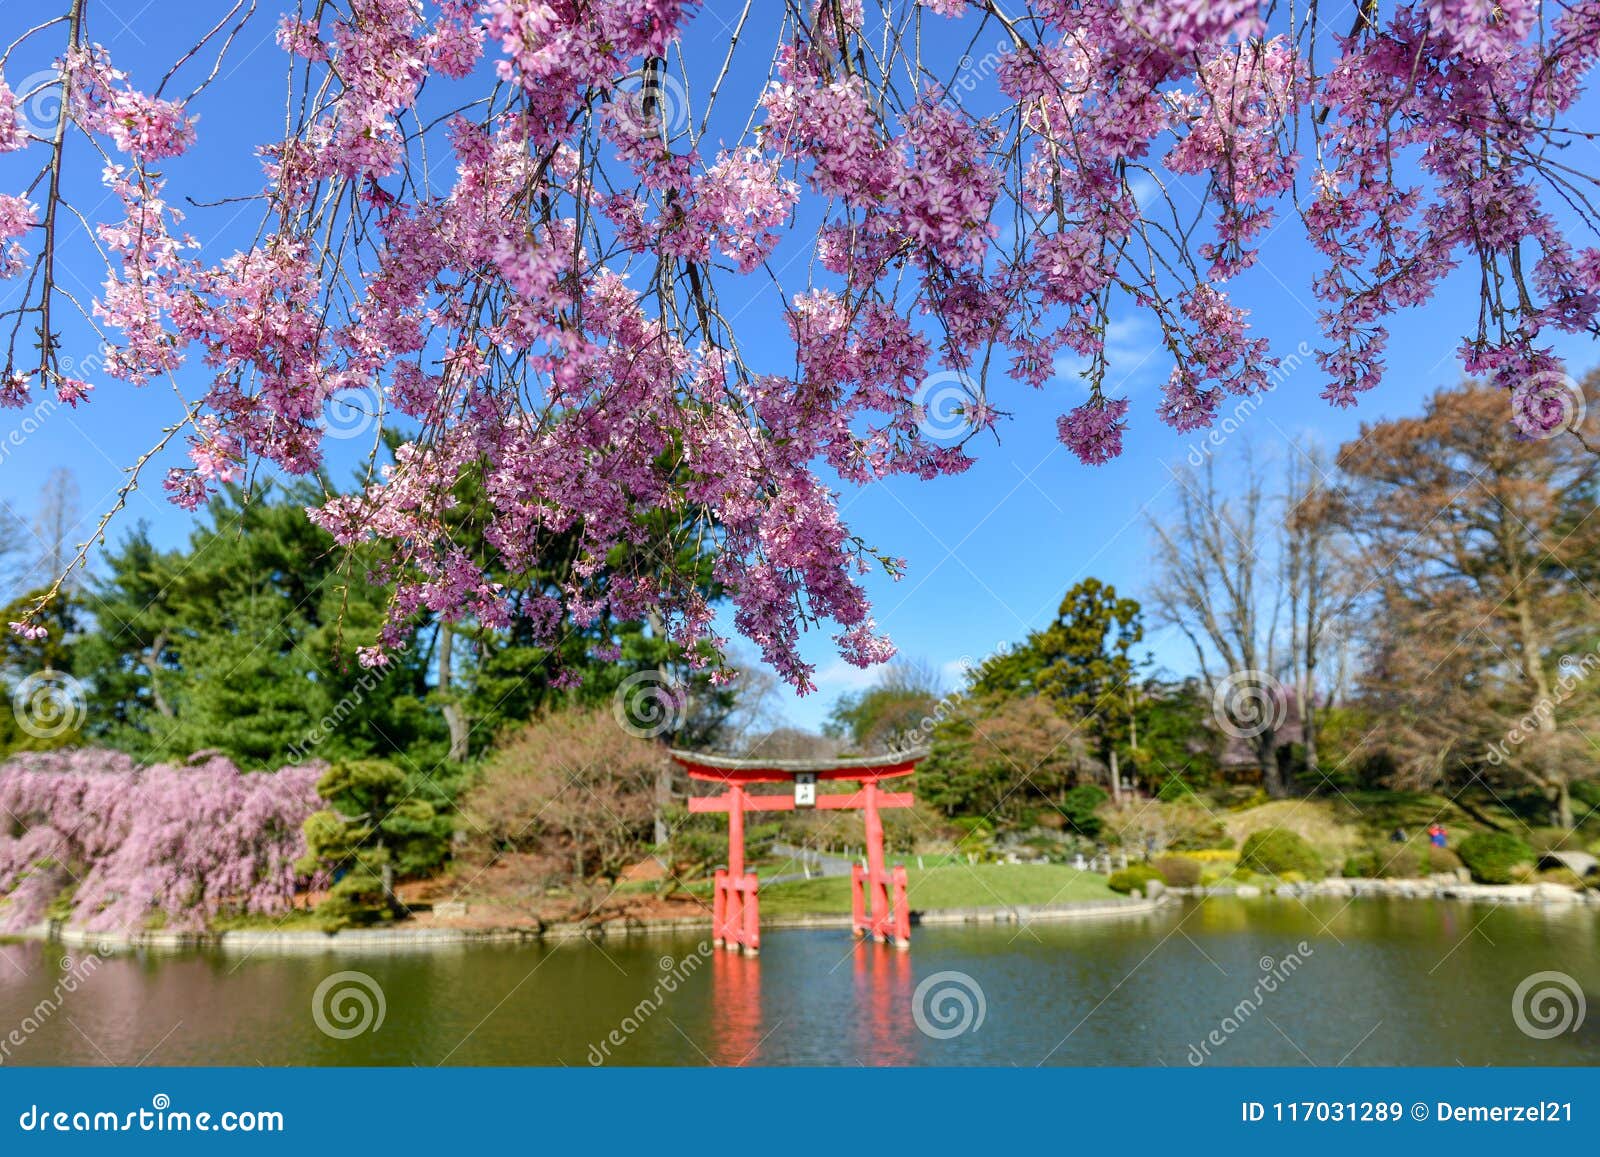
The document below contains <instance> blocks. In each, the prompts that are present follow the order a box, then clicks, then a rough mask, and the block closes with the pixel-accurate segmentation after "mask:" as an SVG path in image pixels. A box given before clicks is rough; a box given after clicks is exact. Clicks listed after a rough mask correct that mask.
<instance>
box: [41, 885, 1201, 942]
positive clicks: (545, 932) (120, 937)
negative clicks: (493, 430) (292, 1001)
mask: <svg viewBox="0 0 1600 1157" xmlns="http://www.w3.org/2000/svg"><path fill="white" fill-rule="evenodd" d="M1175 902H1176V901H1175V898H1174V897H1171V896H1152V897H1149V898H1141V897H1128V898H1119V899H1110V900H1076V901H1072V902H1070V903H1065V904H1040V905H1016V906H1012V907H1005V906H997V907H984V908H936V909H931V910H928V911H925V912H915V911H914V912H913V913H912V917H911V921H912V924H913V926H916V925H925V926H929V927H934V926H940V925H945V926H948V925H956V924H978V925H981V924H1030V923H1044V922H1059V921H1068V920H1093V919H1109V918H1118V917H1126V916H1144V915H1149V914H1150V913H1152V912H1155V911H1158V910H1159V909H1161V908H1164V907H1167V906H1168V905H1170V904H1172V903H1175ZM761 928H762V931H763V933H766V932H784V931H796V930H802V931H803V930H848V929H849V928H850V916H849V915H848V914H844V913H815V914H804V915H794V916H772V917H763V918H762V921H761ZM710 931H711V921H710V918H709V917H708V916H686V917H665V918H663V917H657V918H650V919H644V918H639V917H618V918H613V919H610V920H598V921H592V922H582V921H560V922H553V923H549V924H530V925H527V926H523V927H502V928H448V927H446V928H438V927H433V928H418V927H406V926H400V927H392V928H344V929H340V930H339V931H336V932H316V931H306V930H303V929H295V930H292V931H273V930H270V929H240V930H230V931H225V932H173V931H167V930H165V929H156V930H151V931H148V932H134V933H122V932H93V931H89V930H87V929H84V928H76V927H72V926H71V925H68V924H66V923H65V922H64V921H60V920H51V921H46V922H44V923H40V924H34V925H31V926H30V927H28V928H25V929H23V930H22V931H20V932H16V933H12V934H11V935H12V936H14V937H15V938H17V939H21V940H38V941H45V942H47V943H53V944H60V945H63V946H64V947H68V948H91V949H94V950H95V951H97V952H100V953H102V954H110V953H113V952H127V951H153V952H199V951H208V952H225V953H243V954H250V953H256V952H291V953H292V952H363V951H366V952H371V951H397V950H399V951H430V950H433V949H439V948H461V947H466V946H471V945H478V944H541V943H553V944H562V943H572V942H575V941H579V940H606V939H615V938H625V937H633V936H666V935H679V934H692V933H695V932H700V933H703V934H705V935H707V936H709V935H710Z"/></svg>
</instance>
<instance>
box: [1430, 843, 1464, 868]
mask: <svg viewBox="0 0 1600 1157" xmlns="http://www.w3.org/2000/svg"><path fill="white" fill-rule="evenodd" d="M1460 866H1461V857H1460V856H1458V855H1456V854H1455V853H1454V852H1452V851H1451V850H1450V849H1449V848H1436V847H1434V846H1433V845H1432V844H1429V845H1428V871H1430V872H1438V873H1441V874H1444V875H1451V874H1453V873H1454V872H1455V870H1456V869H1457V868H1459V867H1460Z"/></svg>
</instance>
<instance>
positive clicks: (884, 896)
mask: <svg viewBox="0 0 1600 1157" xmlns="http://www.w3.org/2000/svg"><path fill="white" fill-rule="evenodd" d="M671 755H672V758H673V759H674V760H675V761H676V762H677V763H678V764H679V765H681V766H682V767H683V768H684V769H685V770H687V771H688V773H689V777H690V778H691V779H695V780H700V781H703V782H709V783H722V784H725V785H726V786H727V791H725V792H723V793H722V794H721V795H711V796H691V797H690V798H689V810H690V811H691V812H695V813H708V812H726V813H727V814H728V866H727V868H726V869H722V868H719V869H717V871H716V873H715V875H714V876H713V879H712V900H711V942H712V943H713V944H715V945H717V946H719V947H722V948H726V949H728V950H729V951H735V952H736V951H739V950H740V949H743V950H744V952H745V953H746V954H748V955H752V956H753V955H755V954H756V953H758V952H760V951H761V915H760V901H759V899H758V895H757V881H756V874H755V873H754V872H748V871H746V870H745V864H744V814H745V812H747V811H795V810H798V809H803V808H808V807H816V808H820V809H822V810H824V811H857V810H859V811H861V812H862V813H863V819H864V820H865V823H866V837H867V863H866V867H865V868H864V869H863V868H862V866H861V865H860V864H854V865H852V866H851V870H850V897H851V902H850V910H851V917H850V922H851V926H852V928H853V929H854V930H855V932H856V934H857V935H861V936H871V937H872V938H873V939H875V940H880V941H888V942H890V943H892V944H894V945H895V946H896V947H897V948H909V947H910V946H911V909H910V907H909V906H908V905H907V903H906V870H905V868H904V867H902V866H896V867H895V868H894V869H893V870H892V871H891V870H890V869H888V868H887V867H886V866H885V863H884V855H883V816H882V812H881V809H883V808H892V807H911V806H912V804H913V803H914V802H915V800H914V798H913V797H912V794H911V793H910V792H908V791H905V792H896V791H885V790H883V787H882V783H883V781H884V780H886V779H892V778H895V777H897V776H902V775H910V774H911V772H913V771H914V770H916V766H917V762H918V761H919V760H921V759H922V758H923V757H924V756H926V755H927V752H926V751H920V750H919V751H914V752H906V753H897V754H894V755H887V756H879V757H872V758H866V759H838V760H772V761H764V760H751V759H734V758H731V757H728V756H718V755H699V754H696V753H694V752H688V751H673V752H672V753H671ZM802 777H804V778H802ZM830 780H832V781H838V780H849V781H854V782H856V783H859V784H860V785H861V786H860V790H858V791H853V792H844V793H829V794H816V793H815V785H816V784H817V783H818V782H819V781H830ZM757 783H788V784H790V785H792V787H793V790H792V791H791V793H790V794H789V795H752V794H750V792H749V791H748V790H747V788H748V787H749V786H750V785H751V784H757ZM803 788H807V789H809V790H802V789H803Z"/></svg>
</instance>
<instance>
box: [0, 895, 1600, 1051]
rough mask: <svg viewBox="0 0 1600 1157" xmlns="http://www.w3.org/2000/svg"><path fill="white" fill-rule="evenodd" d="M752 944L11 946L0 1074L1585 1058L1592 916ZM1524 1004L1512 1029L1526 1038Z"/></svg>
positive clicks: (1228, 903) (1343, 910)
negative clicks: (95, 952) (208, 949)
mask: <svg viewBox="0 0 1600 1157" xmlns="http://www.w3.org/2000/svg"><path fill="white" fill-rule="evenodd" d="M1302 944H1303V945H1304V947H1302ZM764 947H765V951H764V952H763V954H762V955H761V957H760V958H759V959H754V960H746V959H743V958H739V957H734V956H730V955H727V954H724V953H721V952H710V951H709V949H708V948H706V947H705V946H704V945H703V942H702V941H701V940H699V939H698V938H696V937H692V936H691V937H680V938H668V937H638V938H634V939H630V940H627V941H623V942H619V941H615V940H613V941H607V942H604V943H599V944H588V943H585V944H572V945H560V946H549V947H545V946H527V947H498V946H495V947H489V946H485V947H464V948H460V949H450V950H443V951H432V952H407V953H393V954H377V953H374V954H352V953H339V954H333V953H327V954H318V955H265V954H262V955H255V956H250V957H240V956H237V955H220V954H192V955H186V956H170V955H154V954H126V955H119V956H112V957H109V958H106V959H103V960H99V961H98V962H94V967H93V968H92V971H87V972H86V965H88V964H89V963H91V961H88V960H86V958H85V957H84V956H83V955H82V954H78V955H74V953H73V952H64V951H63V950H62V949H60V948H58V947H56V946H51V945H40V944H35V943H22V944H5V945H0V1063H5V1064H23V1065H85V1064H118V1065H122V1064H135V1063H141V1062H142V1063H145V1064H152V1065H197V1064H237V1065H257V1064H260V1065H289V1064H310V1065H438V1064H451V1065H509V1064H532V1065H560V1064H565V1065H589V1064H595V1063H605V1064H621V1065H646V1064H649V1065H660V1064H666V1065H707V1064H717V1065H735V1064H764V1065H853V1064H869V1065H879V1064H895V1065H901V1064H957V1065H962V1064H983V1065H1011V1064H1018V1065H1034V1064H1041V1063H1043V1064H1057V1065H1101V1064H1104V1065H1111V1064H1116V1065H1180V1066H1181V1065H1187V1064H1190V1063H1194V1061H1195V1060H1196V1059H1197V1058H1200V1059H1203V1060H1205V1062H1206V1063H1209V1064H1222V1065H1265V1064H1271V1065H1278V1064H1284V1065H1301V1064H1316V1065H1336V1064H1340V1063H1344V1064H1353V1065H1378V1064H1400V1065H1413V1064H1443V1065H1448V1064H1455V1063H1458V1062H1459V1063H1461V1064H1464V1065H1483V1064H1494V1065H1511V1064H1534V1065H1545V1064H1549V1065H1578V1064H1588V1065H1594V1064H1600V955H1597V949H1600V913H1597V912H1596V910H1595V909H1593V908H1580V909H1577V910H1567V909H1561V908H1545V909H1539V908H1521V907H1517V908H1513V907H1498V908H1492V907H1489V906H1472V905H1466V904H1451V903H1429V902H1406V901H1381V900H1359V901H1355V902H1353V903H1346V902H1340V901H1319V902H1316V903H1313V904H1311V905H1309V906H1308V905H1305V904H1301V903H1299V902H1297V901H1291V900H1281V901H1280V900H1270V899H1269V900H1261V901H1254V902H1243V901H1237V900H1207V901H1204V902H1198V903H1190V904H1187V905H1185V906H1184V907H1181V908H1172V909H1168V910H1166V911H1164V912H1161V913H1158V914H1155V915H1151V916H1146V917H1136V918H1130V919H1122V920H1107V921H1097V922H1083V923H1074V924H1056V925H1050V924H1041V925H1037V926H1035V927H1032V928H1021V929H1019V928H1016V927H1006V926H1002V927H999V928H959V929H955V928H922V929H919V930H918V931H917V933H916V945H915V947H914V948H913V949H912V950H911V952H910V953H900V952H896V951H894V950H893V949H890V948H885V947H882V946H878V945H872V944H855V943H853V942H852V940H851V939H850V937H849V936H848V935H847V934H845V933H843V932H775V933H771V934H769V935H768V936H767V937H766V943H765V946H764ZM1545 972H1553V973H1561V974H1563V975H1564V976H1565V977H1566V978H1568V979H1567V980H1566V981H1559V980H1558V981H1557V982H1556V983H1557V984H1558V985H1563V986H1566V987H1567V988H1569V989H1570V992H1571V993H1573V994H1578V993H1581V994H1585V995H1584V1000H1585V1001H1586V1004H1587V1011H1588V1015H1587V1017H1586V1018H1585V1020H1584V1022H1583V1023H1582V1024H1581V1025H1580V1026H1579V1027H1578V1029H1577V1030H1576V1031H1569V1032H1562V1033H1561V1034H1560V1035H1557V1036H1553V1037H1551V1038H1549V1039H1537V1038H1535V1037H1532V1036H1529V1035H1527V1034H1526V1033H1525V1032H1523V1031H1521V1029H1519V1027H1518V1023H1517V1018H1516V1017H1515V1016H1514V1014H1513V996H1514V994H1515V992H1516V990H1517V987H1518V985H1519V984H1520V983H1522V982H1523V981H1524V980H1525V979H1526V978H1527V977H1529V976H1531V975H1533V974H1535V973H1545ZM336 973H346V974H356V975H345V976H342V977H336V976H335V975H334V974H336ZM939 974H946V975H939ZM74 975H75V976H77V977H79V978H81V979H80V981H79V982H77V983H76V984H75V986H74V987H73V991H70V992H67V991H64V988H65V987H67V986H65V985H64V984H63V978H64V977H67V976H74ZM1266 978H1272V983H1271V984H1268V983H1266ZM1539 987H1548V986H1547V985H1541V986H1539ZM1269 988H1270V989H1272V991H1268V989H1269ZM319 990H320V991H319ZM919 990H920V991H919ZM380 995H381V1000H382V1005H383V1016H382V1021H381V1024H375V1027H374V1022H375V1021H376V1010H377V1003H376V1002H377V1000H378V999H379V996H380ZM363 998H364V999H365V1000H366V1001H367V1004H366V1006H365V1008H364V1007H363V1006H362V999H363ZM1242 1002H1243V1004H1242ZM1569 1005H1572V1006H1574V1007H1573V1014H1575V1000H1573V999H1572V997H1571V996H1569ZM980 1011H981V1021H980V1017H979V1014H980ZM1543 1011H1544V1013H1545V1014H1546V1015H1552V1014H1553V1015H1556V1016H1560V1015H1562V1013H1561V1010H1560V1007H1559V1005H1558V1004H1547V1005H1546V1006H1545V1008H1544V1009H1543ZM1573 1014H1567V1020H1568V1022H1570V1021H1572V1020H1573V1019H1574V1018H1575V1017H1574V1015H1573ZM1538 1015H1539V1010H1538V1009H1535V1010H1534V1019H1533V1020H1529V1018H1528V1017H1527V1016H1524V1018H1523V1019H1524V1020H1525V1021H1528V1023H1531V1024H1532V1025H1533V1027H1535V1028H1536V1029H1537V1028H1538V1027H1539V1024H1538V1021H1537V1016H1538ZM364 1024H365V1025H366V1027H365V1029H363V1025H364ZM13 1028H16V1030H17V1036H18V1037H20V1039H21V1043H20V1044H17V1043H16V1039H17V1037H13V1038H11V1039H10V1040H7V1038H6V1033H8V1032H10V1031H12V1030H13ZM325 1028H326V1029H328V1030H331V1031H332V1033H335V1034H351V1035H330V1032H329V1031H324V1030H325ZM1213 1032H1215V1033H1217V1034H1218V1035H1219V1036H1220V1037H1222V1043H1221V1044H1220V1045H1219V1044H1216V1043H1214V1042H1209V1041H1208V1040H1207V1038H1208V1036H1209V1034H1212V1033H1213ZM1206 1054H1209V1055H1206Z"/></svg>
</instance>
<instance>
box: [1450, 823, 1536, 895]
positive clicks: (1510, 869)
mask: <svg viewBox="0 0 1600 1157" xmlns="http://www.w3.org/2000/svg"><path fill="white" fill-rule="evenodd" d="M1456 854H1457V855H1458V856H1460V857H1461V862H1462V863H1463V864H1465V865H1466V866H1467V871H1469V872H1471V873H1472V878H1473V879H1474V880H1476V881H1477V882H1478V883H1480V884H1509V883H1511V881H1512V880H1514V879H1516V878H1517V876H1518V875H1519V874H1520V873H1518V871H1517V868H1518V867H1519V866H1520V865H1522V864H1531V863H1533V849H1532V848H1530V847H1529V846H1528V845H1527V844H1525V843H1523V842H1522V841H1521V840H1519V839H1517V837H1516V836H1513V835H1510V834H1508V833H1506V832H1473V833H1472V835H1470V836H1468V837H1467V838H1466V839H1464V840H1462V841H1461V843H1460V845H1459V846H1458V847H1457V848H1456Z"/></svg>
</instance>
